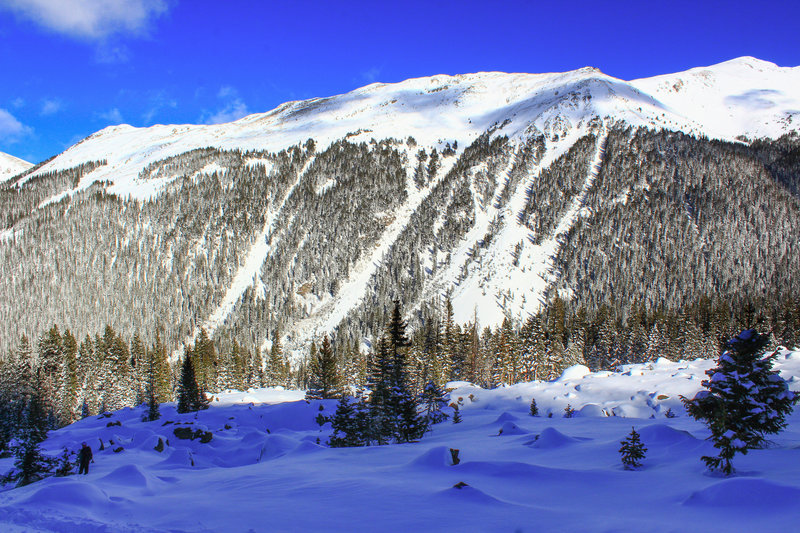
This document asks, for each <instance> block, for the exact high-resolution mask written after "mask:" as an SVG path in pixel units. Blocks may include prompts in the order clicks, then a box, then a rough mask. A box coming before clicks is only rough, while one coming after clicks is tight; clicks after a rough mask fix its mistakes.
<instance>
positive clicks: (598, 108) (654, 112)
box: [33, 57, 800, 198]
mask: <svg viewBox="0 0 800 533" xmlns="http://www.w3.org/2000/svg"><path fill="white" fill-rule="evenodd" d="M798 87H800V67H794V68H787V67H778V66H776V65H775V64H773V63H769V62H767V61H761V60H759V59H755V58H752V57H742V58H738V59H734V60H731V61H727V62H724V63H720V64H718V65H713V66H710V67H701V68H695V69H691V70H688V71H686V72H681V73H677V74H667V75H664V76H656V77H653V78H644V79H640V80H634V81H630V82H626V81H623V80H620V79H617V78H613V77H611V76H608V75H606V74H604V73H602V72H600V71H599V70H597V69H596V68H592V67H585V68H582V69H579V70H575V71H571V72H565V73H552V74H505V73H499V72H488V73H478V74H466V75H458V76H446V75H438V76H432V77H427V78H417V79H411V80H407V81H403V82H400V83H393V84H382V83H375V84H372V85H368V86H366V87H362V88H360V89H357V90H355V91H352V92H350V93H347V94H343V95H338V96H333V97H328V98H313V99H311V100H304V101H297V102H288V103H285V104H283V105H281V106H279V107H277V108H276V109H273V110H272V111H269V112H267V113H258V114H253V115H250V116H247V117H244V118H242V119H240V120H237V121H235V122H231V123H227V124H219V125H210V126H209V125H158V126H152V127H149V128H134V127H131V126H127V125H121V126H111V127H108V128H105V129H103V130H101V131H99V132H97V133H95V134H94V135H91V136H90V137H88V138H86V139H84V140H83V141H81V142H79V143H78V144H76V145H75V146H73V147H71V148H69V149H68V150H66V151H65V152H64V153H62V154H60V155H59V156H58V157H56V158H55V159H53V160H52V161H50V162H49V163H47V164H45V165H43V166H42V167H41V168H40V169H39V170H37V172H36V173H35V174H33V175H40V174H43V173H47V172H52V171H57V170H66V169H69V168H73V167H76V166H78V165H80V164H82V163H86V162H89V161H99V160H107V161H108V164H107V165H106V166H104V167H102V168H99V169H97V170H96V171H95V172H93V173H92V174H91V175H88V176H85V177H84V179H83V180H82V181H81V184H80V185H81V187H86V186H88V185H89V184H90V183H93V182H94V181H102V180H110V181H112V182H113V186H112V187H111V188H110V189H109V192H112V193H116V194H124V195H131V196H133V197H137V198H141V197H148V196H149V195H151V194H153V193H154V192H156V191H155V190H154V187H153V186H147V185H145V184H143V183H141V182H138V181H137V179H136V178H137V177H138V176H139V173H140V172H141V170H142V169H143V168H144V167H146V166H147V165H149V164H152V163H154V162H156V161H159V160H162V159H165V158H168V157H171V156H175V155H179V154H181V153H184V152H187V151H189V150H193V149H197V148H204V147H216V148H220V149H239V150H266V151H279V150H282V149H285V148H288V147H289V146H292V145H295V144H298V143H302V142H305V141H306V140H307V139H310V138H313V139H314V140H315V141H316V143H317V147H318V149H319V148H325V147H326V146H327V145H329V144H330V143H331V142H333V141H334V140H338V139H342V138H345V137H347V139H348V140H350V141H352V142H361V141H369V140H370V139H373V138H374V139H387V138H401V139H402V138H405V137H408V136H413V137H414V138H415V139H416V141H417V143H418V144H420V145H421V146H431V147H434V146H438V147H443V146H444V143H445V142H448V141H449V142H452V141H458V143H459V144H460V145H461V146H466V145H468V144H469V143H470V142H471V141H473V140H474V139H475V138H476V137H478V136H479V135H480V134H482V133H484V132H485V131H487V130H488V129H489V128H490V127H492V126H497V125H499V124H503V126H502V127H501V128H500V133H502V134H504V135H508V136H509V137H511V138H512V139H518V138H524V137H527V136H530V135H531V134H532V133H534V132H541V133H543V134H544V135H545V136H547V137H548V138H549V139H556V138H560V137H564V136H570V135H571V136H572V137H574V136H575V135H577V134H580V133H581V132H583V131H585V130H586V129H587V128H588V124H589V123H590V122H591V121H592V120H593V119H596V118H600V119H608V120H612V121H621V122H625V123H626V124H628V125H631V126H634V127H635V126H648V127H656V128H666V129H669V130H672V131H685V132H687V133H691V134H696V135H705V136H708V137H711V138H718V139H725V140H735V139H738V138H739V137H742V136H744V137H748V138H758V137H770V138H777V137H779V136H781V135H783V134H785V133H788V132H791V131H797V130H798V129H800V123H798V120H800V89H798Z"/></svg>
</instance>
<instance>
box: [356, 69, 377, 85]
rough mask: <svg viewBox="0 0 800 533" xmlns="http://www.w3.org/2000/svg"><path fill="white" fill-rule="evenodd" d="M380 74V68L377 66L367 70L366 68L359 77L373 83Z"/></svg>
mask: <svg viewBox="0 0 800 533" xmlns="http://www.w3.org/2000/svg"><path fill="white" fill-rule="evenodd" d="M380 75H381V69H379V68H378V67H372V68H371V69H369V70H366V71H364V72H362V73H361V79H362V80H363V81H366V82H367V83H375V82H376V81H378V80H379V78H380Z"/></svg>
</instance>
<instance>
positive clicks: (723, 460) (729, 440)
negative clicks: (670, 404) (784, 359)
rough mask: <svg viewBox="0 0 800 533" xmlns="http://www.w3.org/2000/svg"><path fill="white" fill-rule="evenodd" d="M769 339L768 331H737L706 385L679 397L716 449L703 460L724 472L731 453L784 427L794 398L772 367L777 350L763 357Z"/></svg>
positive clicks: (728, 469) (729, 469)
mask: <svg viewBox="0 0 800 533" xmlns="http://www.w3.org/2000/svg"><path fill="white" fill-rule="evenodd" d="M768 342H769V336H768V335H759V334H758V333H757V332H756V331H755V330H753V329H749V330H745V331H742V332H741V333H739V334H738V335H737V336H736V337H734V338H733V339H731V340H730V341H729V342H728V343H727V350H726V351H725V352H723V353H722V355H720V356H719V358H718V359H717V366H716V367H714V368H712V369H710V370H707V371H706V375H707V376H709V378H710V379H707V380H705V381H703V386H704V387H705V388H706V390H701V391H700V392H698V393H697V395H696V396H695V397H694V398H693V399H691V400H689V399H686V398H682V400H683V402H684V405H686V409H687V411H688V412H689V414H690V415H691V416H693V417H694V418H696V419H697V420H701V421H704V422H705V423H706V425H707V426H708V428H709V429H710V430H711V440H713V441H714V447H715V448H717V449H718V450H719V456H717V457H705V456H704V457H703V461H705V463H706V465H707V466H708V467H709V468H710V469H712V470H721V471H722V472H723V473H724V474H725V475H729V474H731V472H732V471H733V466H732V465H731V460H732V459H733V457H734V455H736V453H742V454H746V453H747V452H748V450H751V449H753V448H756V447H758V446H760V445H762V444H763V442H764V440H765V439H764V436H765V435H767V434H774V433H778V432H779V431H781V430H782V429H783V428H784V427H786V415H788V414H789V413H790V412H791V411H792V408H793V406H794V404H795V403H796V402H797V399H798V396H797V395H796V394H795V393H793V392H792V391H790V390H789V387H788V385H787V384H786V381H784V380H783V378H781V377H780V375H779V374H778V373H777V372H774V371H773V370H772V365H773V363H774V361H775V357H776V356H777V352H776V353H773V354H772V355H769V356H767V357H763V355H764V352H765V351H766V350H765V349H766V346H767V344H768Z"/></svg>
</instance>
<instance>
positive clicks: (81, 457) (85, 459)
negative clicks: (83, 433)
mask: <svg viewBox="0 0 800 533" xmlns="http://www.w3.org/2000/svg"><path fill="white" fill-rule="evenodd" d="M89 462H92V463H93V462H94V459H92V449H91V448H90V447H89V445H88V444H86V443H85V442H84V443H83V444H81V451H79V452H78V474H88V473H89Z"/></svg>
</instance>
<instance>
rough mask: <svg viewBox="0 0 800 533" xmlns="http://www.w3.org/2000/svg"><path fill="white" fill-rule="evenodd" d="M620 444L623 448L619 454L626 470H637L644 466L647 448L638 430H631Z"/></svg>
mask: <svg viewBox="0 0 800 533" xmlns="http://www.w3.org/2000/svg"><path fill="white" fill-rule="evenodd" d="M620 444H621V445H622V446H621V447H620V449H619V453H620V455H621V456H622V457H621V459H622V464H623V466H624V467H625V470H635V469H637V468H639V467H640V466H642V459H644V454H645V453H646V452H647V448H646V447H645V445H644V443H642V441H641V439H640V438H639V434H638V433H637V432H636V428H631V432H630V434H629V435H628V437H627V438H626V439H625V440H623V441H621V442H620Z"/></svg>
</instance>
